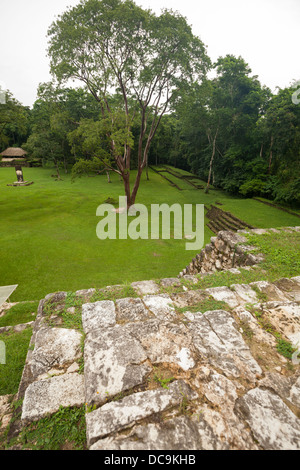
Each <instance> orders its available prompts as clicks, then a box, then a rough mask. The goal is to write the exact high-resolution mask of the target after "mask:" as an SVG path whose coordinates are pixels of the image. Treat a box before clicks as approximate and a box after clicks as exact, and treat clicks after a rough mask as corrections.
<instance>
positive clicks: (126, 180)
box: [122, 171, 132, 209]
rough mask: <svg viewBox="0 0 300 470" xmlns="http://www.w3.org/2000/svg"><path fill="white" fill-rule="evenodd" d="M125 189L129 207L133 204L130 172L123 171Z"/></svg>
mask: <svg viewBox="0 0 300 470" xmlns="http://www.w3.org/2000/svg"><path fill="white" fill-rule="evenodd" d="M122 178H123V183H124V189H125V196H126V197H127V209H129V207H130V206H131V205H132V202H131V201H132V198H131V194H130V172H129V171H128V172H124V173H122Z"/></svg>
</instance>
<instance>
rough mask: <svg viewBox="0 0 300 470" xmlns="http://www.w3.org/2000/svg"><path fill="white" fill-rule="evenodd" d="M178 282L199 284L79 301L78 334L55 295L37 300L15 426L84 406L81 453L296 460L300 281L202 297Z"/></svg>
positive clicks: (90, 295)
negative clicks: (207, 453) (292, 454)
mask: <svg viewBox="0 0 300 470" xmlns="http://www.w3.org/2000/svg"><path fill="white" fill-rule="evenodd" d="M251 269H253V268H251ZM233 272H234V271H233ZM187 279H188V280H189V281H190V282H191V283H192V282H193V280H194V281H195V282H198V279H197V278H193V276H187V277H185V276H183V278H182V279H179V278H170V279H162V280H160V281H159V282H155V281H141V282H135V283H132V285H131V288H132V289H133V292H135V296H133V295H132V296H130V297H124V298H112V297H111V299H106V300H95V290H94V289H89V290H83V291H78V292H76V295H75V297H74V306H73V307H72V306H71V307H68V309H67V310H68V315H69V317H72V315H76V312H78V311H79V312H80V317H81V321H82V329H80V328H79V329H78V328H67V327H66V324H64V319H63V315H62V312H65V311H66V299H67V293H66V292H59V293H55V294H49V295H48V296H46V298H45V299H43V300H42V301H41V302H40V305H39V309H38V316H37V319H36V321H35V324H34V330H33V336H32V341H31V348H29V351H28V356H27V361H26V365H25V368H24V372H23V377H22V380H21V383H20V387H19V393H18V397H17V398H23V405H22V416H21V426H23V425H25V424H26V423H29V422H32V421H36V420H39V419H40V418H42V417H44V416H45V415H48V414H52V413H55V412H56V411H57V410H58V409H59V407H60V406H61V405H62V406H81V405H84V404H86V409H87V413H86V433H87V446H88V448H89V449H90V450H97V449H98V450H178V449H180V450H202V449H204V450H210V449H216V450H228V449H229V450H233V449H240V450H261V449H266V450H283V449H285V450H286V449H294V450H298V449H300V419H299V418H300V398H299V397H300V368H299V365H298V364H299V360H298V353H299V349H300V276H298V277H293V278H291V279H281V280H279V281H277V282H276V283H270V282H266V281H257V282H253V283H250V284H232V285H231V286H230V287H224V286H223V287H214V288H207V289H198V288H196V289H188V288H187V287H186V285H184V283H183V282H182V281H183V280H187ZM116 287H118V286H113V287H111V288H107V292H108V291H109V290H113V289H116ZM209 303H210V304H209ZM218 303H219V304H218ZM208 305H212V306H216V305H221V307H222V308H218V309H216V308H211V309H208V308H207V306H208ZM201 306H203V308H201ZM279 339H280V340H286V341H289V342H290V343H292V345H293V346H294V348H295V353H294V355H293V362H291V360H289V359H286V358H285V357H284V356H283V355H281V354H280V353H279V352H278V349H277V345H278V341H279ZM83 342H84V343H83ZM83 344H84V347H83ZM82 364H84V370H82V369H83V367H82ZM4 408H5V403H4ZM0 422H1V413H0Z"/></svg>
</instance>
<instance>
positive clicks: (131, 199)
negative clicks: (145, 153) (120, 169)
mask: <svg viewBox="0 0 300 470" xmlns="http://www.w3.org/2000/svg"><path fill="white" fill-rule="evenodd" d="M142 173H143V168H142V167H140V168H138V172H137V175H136V179H135V182H134V186H133V190H132V193H131V197H130V206H132V205H133V204H134V203H135V198H136V195H137V192H138V189H139V185H140V181H141V176H142ZM127 205H128V201H127ZM130 206H129V207H130Z"/></svg>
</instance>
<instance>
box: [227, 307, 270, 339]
mask: <svg viewBox="0 0 300 470" xmlns="http://www.w3.org/2000/svg"><path fill="white" fill-rule="evenodd" d="M233 312H234V313H235V314H236V315H237V316H238V317H239V318H240V320H241V321H242V322H246V323H247V324H248V326H249V328H250V329H251V331H252V332H253V334H254V335H255V340H256V341H259V342H261V343H264V344H267V345H268V346H270V347H276V339H275V337H274V336H273V335H272V334H271V333H269V332H268V331H266V330H264V329H263V328H262V327H261V326H260V324H259V323H258V321H257V319H256V318H255V317H254V316H253V315H252V314H251V313H250V312H248V310H246V309H245V308H244V307H243V306H239V307H237V308H235V309H234V310H233Z"/></svg>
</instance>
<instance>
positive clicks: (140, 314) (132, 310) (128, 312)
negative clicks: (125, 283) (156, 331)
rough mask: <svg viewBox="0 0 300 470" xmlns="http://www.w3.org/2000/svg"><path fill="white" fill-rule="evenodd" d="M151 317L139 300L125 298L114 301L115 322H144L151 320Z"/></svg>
mask: <svg viewBox="0 0 300 470" xmlns="http://www.w3.org/2000/svg"><path fill="white" fill-rule="evenodd" d="M151 316H152V315H151V313H150V312H149V310H148V309H147V308H146V307H145V305H144V303H143V302H142V301H141V299H135V298H131V297H127V298H124V299H117V300H116V317H117V321H126V322H135V321H144V320H148V319H149V318H151Z"/></svg>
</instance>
